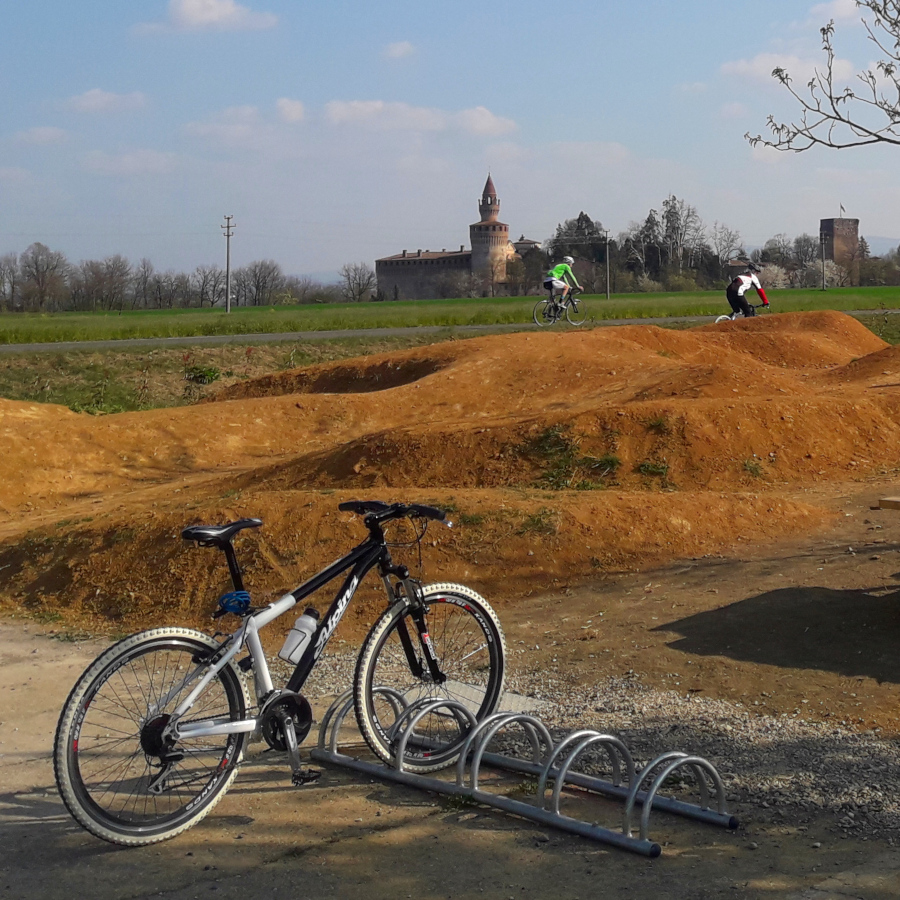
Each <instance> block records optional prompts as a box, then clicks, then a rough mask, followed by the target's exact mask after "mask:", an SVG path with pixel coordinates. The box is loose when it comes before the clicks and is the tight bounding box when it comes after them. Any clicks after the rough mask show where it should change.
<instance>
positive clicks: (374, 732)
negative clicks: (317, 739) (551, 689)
mask: <svg viewBox="0 0 900 900" xmlns="http://www.w3.org/2000/svg"><path fill="white" fill-rule="evenodd" d="M422 595H423V602H424V604H425V608H426V614H425V621H426V625H427V635H426V636H425V638H426V639H427V640H429V641H430V645H431V648H432V651H433V653H434V656H435V657H436V659H437V664H438V668H439V669H440V673H441V677H440V679H438V680H435V679H434V678H433V677H432V675H431V672H430V670H429V667H428V665H427V662H426V660H425V656H424V653H423V640H424V639H423V638H422V637H420V635H419V631H418V629H417V627H416V623H415V621H414V619H413V616H412V614H411V612H410V608H409V606H408V605H407V604H405V603H398V604H394V605H393V606H392V607H391V608H390V609H388V610H386V611H385V612H384V613H382V615H381V617H380V618H379V619H378V621H377V622H376V623H375V625H374V626H373V627H372V630H371V631H370V632H369V635H368V637H367V638H366V640H365V643H364V644H363V647H362V650H361V651H360V655H359V660H358V662H357V666H356V677H355V678H354V684H353V692H354V702H355V707H356V718H357V721H358V723H359V728H360V731H361V732H362V735H363V737H364V738H365V740H366V743H367V744H368V745H369V747H370V748H371V749H372V751H373V753H375V755H376V756H378V757H379V758H380V759H382V760H384V761H385V762H390V761H391V760H392V758H393V752H394V751H393V743H394V735H393V734H392V732H391V727H392V725H393V724H394V722H395V721H396V719H397V716H398V714H399V713H400V712H401V711H402V709H404V708H406V707H408V706H409V705H410V704H413V703H416V702H417V701H420V700H455V701H458V702H460V703H462V704H464V705H465V706H466V707H467V708H468V709H469V711H470V712H471V713H472V714H473V715H474V716H475V718H476V719H479V720H480V719H482V718H484V717H485V716H488V715H490V714H491V713H492V712H494V711H495V710H496V709H497V706H498V704H499V703H500V700H501V698H502V696H503V681H504V676H505V668H506V645H505V641H504V638H503V630H502V629H501V627H500V622H499V621H498V619H497V615H496V613H495V612H494V611H493V610H492V609H491V607H490V606H489V605H488V603H487V601H486V600H485V599H484V598H483V597H481V596H480V595H479V594H477V593H475V591H473V590H471V589H469V588H467V587H464V586H463V585H460V584H432V585H429V586H427V587H424V588H423V589H422ZM407 724H408V720H407ZM466 730H467V729H466V728H465V726H464V725H463V724H461V723H460V720H459V719H458V718H457V717H456V716H455V715H454V714H453V712H452V711H450V710H448V709H438V710H436V711H435V712H434V713H431V714H429V715H428V716H426V717H425V718H423V719H421V720H420V721H419V723H418V724H417V725H416V730H415V734H414V735H412V736H411V738H410V741H409V743H408V744H407V747H406V752H405V754H404V758H403V762H404V766H405V768H406V769H407V770H408V771H411V772H431V771H434V770H436V769H442V768H444V767H445V766H449V765H451V764H452V763H454V762H455V761H456V760H457V758H458V757H459V753H460V749H461V747H462V744H463V742H464V741H465V737H466Z"/></svg>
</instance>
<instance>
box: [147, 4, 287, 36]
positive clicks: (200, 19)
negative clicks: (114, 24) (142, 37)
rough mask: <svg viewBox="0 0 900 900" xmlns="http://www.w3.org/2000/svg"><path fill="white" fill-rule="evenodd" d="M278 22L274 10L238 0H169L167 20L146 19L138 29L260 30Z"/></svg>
mask: <svg viewBox="0 0 900 900" xmlns="http://www.w3.org/2000/svg"><path fill="white" fill-rule="evenodd" d="M276 24H278V16H276V15H275V14H274V13H268V12H255V11H254V10H252V9H248V8H247V7H246V6H241V5H240V4H239V3H235V0H169V14H168V18H167V20H166V21H165V22H145V23H143V24H141V25H138V26H137V29H136V30H137V31H139V32H145V33H146V32H158V31H260V30H262V29H265V28H273V27H274V26H275V25H276Z"/></svg>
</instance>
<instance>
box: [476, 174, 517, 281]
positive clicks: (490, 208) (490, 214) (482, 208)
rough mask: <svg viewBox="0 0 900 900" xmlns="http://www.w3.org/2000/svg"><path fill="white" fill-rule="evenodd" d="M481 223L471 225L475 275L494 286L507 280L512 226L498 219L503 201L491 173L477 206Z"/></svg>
mask: <svg viewBox="0 0 900 900" xmlns="http://www.w3.org/2000/svg"><path fill="white" fill-rule="evenodd" d="M478 212H479V213H480V214H481V221H479V222H476V223H475V224H474V225H470V226H469V238H470V240H471V242H472V274H473V275H478V276H481V277H483V278H485V279H486V280H488V281H489V283H490V284H491V286H492V287H493V285H495V284H497V283H498V282H504V281H506V260H507V255H508V247H509V225H504V224H503V222H501V221H500V220H499V216H500V199H499V197H497V191H496V190H495V188H494V182H493V181H492V180H491V176H490V174H488V178H487V181H486V182H485V185H484V191H483V192H482V194H481V202H480V203H479V204H478Z"/></svg>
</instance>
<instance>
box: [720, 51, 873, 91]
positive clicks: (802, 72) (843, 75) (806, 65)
mask: <svg viewBox="0 0 900 900" xmlns="http://www.w3.org/2000/svg"><path fill="white" fill-rule="evenodd" d="M824 67H825V62H824V60H814V59H803V58H801V57H799V56H787V55H784V54H780V53H758V54H757V55H756V56H754V57H753V58H752V59H736V60H734V61H732V62H727V63H725V64H724V65H723V66H722V72H723V74H725V75H736V76H737V77H739V78H747V79H751V80H754V81H765V82H772V83H774V79H773V78H772V70H773V69H778V68H780V69H784V70H785V71H786V72H787V73H788V75H790V77H791V79H792V81H793V82H794V83H795V84H797V85H804V84H806V83H807V82H808V81H809V80H810V79H811V78H812V77H813V76H814V75H815V72H816V70H819V71H822V70H823V69H824ZM854 71H855V70H854V68H853V64H852V63H851V62H850V61H849V60H846V59H837V58H836V59H835V60H834V66H833V72H834V77H835V80H837V81H842V80H846V79H848V78H850V77H851V76H852V75H853V73H854Z"/></svg>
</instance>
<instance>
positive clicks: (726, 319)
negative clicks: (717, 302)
mask: <svg viewBox="0 0 900 900" xmlns="http://www.w3.org/2000/svg"><path fill="white" fill-rule="evenodd" d="M733 321H734V319H732V318H731V316H719V317H718V318H717V319H716V322H715V324H716V325H718V324H719V323H720V322H733Z"/></svg>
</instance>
